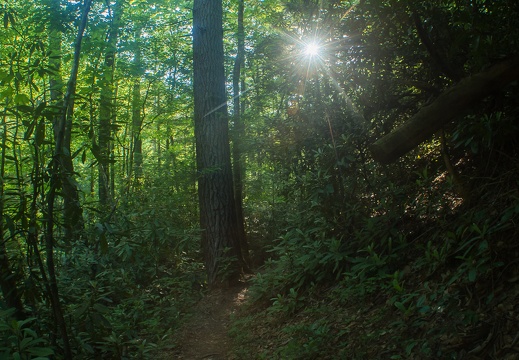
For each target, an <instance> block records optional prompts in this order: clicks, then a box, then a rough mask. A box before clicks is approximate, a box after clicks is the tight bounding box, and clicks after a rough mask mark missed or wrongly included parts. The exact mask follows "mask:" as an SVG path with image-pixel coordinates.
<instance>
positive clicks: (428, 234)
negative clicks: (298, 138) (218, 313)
mask: <svg viewBox="0 0 519 360" xmlns="http://www.w3.org/2000/svg"><path fill="white" fill-rule="evenodd" d="M372 170H373V174H376V172H377V170H376V169H375V168H374V169H372ZM473 171H474V170H473ZM478 171H479V170H478ZM513 174H515V170H513V169H511V170H508V171H507V172H504V173H501V174H499V175H498V176H495V177H494V178H493V180H492V181H493V182H494V183H495V184H498V185H499V186H497V187H494V188H489V186H488V182H489V181H490V179H489V178H485V179H484V181H483V180H480V181H479V182H475V186H474V188H473V190H472V191H473V194H476V197H478V200H477V201H475V200H474V199H471V200H468V199H465V200H464V199H462V198H460V197H459V196H458V195H457V194H456V191H455V189H454V185H453V183H452V182H451V181H450V180H449V176H448V175H446V174H445V173H443V172H442V171H441V170H434V168H431V167H430V165H426V167H424V168H423V169H422V170H420V171H417V172H415V175H414V176H412V177H408V178H407V179H408V181H401V180H396V179H398V176H397V177H395V176H394V174H393V176H388V177H387V178H385V179H384V177H382V176H380V177H378V178H375V179H374V180H373V181H378V184H377V185H378V189H381V190H380V191H378V192H377V193H371V194H370V195H369V196H364V197H363V198H362V197H361V198H357V199H349V201H350V203H349V204H348V205H347V206H345V205H344V203H339V202H334V201H331V200H330V197H332V196H333V195H331V194H330V197H328V198H326V197H322V198H321V199H320V200H319V201H315V196H314V194H315V193H312V192H310V193H309V196H308V197H307V198H306V200H304V201H303V202H302V204H301V207H302V208H304V207H306V210H305V211H301V212H299V213H296V214H295V216H292V217H289V218H288V219H287V223H286V227H285V229H284V232H283V233H282V234H281V235H280V236H279V238H278V239H277V240H276V241H275V242H274V243H273V244H272V246H271V247H270V250H269V253H270V258H269V259H268V261H267V262H266V263H265V265H264V266H263V268H262V269H260V271H259V272H258V274H257V275H256V277H255V279H254V281H253V284H252V286H251V289H250V294H251V296H250V303H249V306H248V308H247V309H246V310H244V311H243V312H242V313H241V314H240V315H239V316H238V317H237V318H236V319H235V322H234V326H233V329H232V330H231V335H232V336H233V337H234V338H235V344H236V347H235V354H236V356H237V357H238V358H243V356H245V355H244V354H258V355H257V357H256V358H257V359H346V358H347V359H374V358H384V359H461V358H465V356H478V357H481V358H495V359H497V358H499V359H502V358H508V357H507V356H510V354H511V353H515V354H516V353H517V352H516V350H515V349H514V345H515V342H516V340H517V339H515V340H514V339H513V335H514V334H516V333H517V331H518V330H519V327H518V325H517V321H516V320H517V319H516V318H515V317H514V314H515V312H514V311H515V310H517V309H516V306H515V304H516V302H517V299H518V297H517V296H518V295H519V286H518V284H517V282H516V280H515V279H516V277H517V269H518V268H517V264H516V261H515V256H516V255H517V253H518V247H517V245H516V244H515V239H516V238H517V235H518V234H517V229H516V228H517V226H516V224H517V221H518V220H519V193H518V192H517V188H516V185H517V182H516V180H515V175H513ZM471 175H472V176H474V177H473V178H474V179H476V176H475V174H471ZM315 180H316V181H315V184H316V188H318V186H320V185H319V184H320V183H321V182H322V180H323V178H322V177H321V178H316V179H315ZM475 181H477V180H475ZM314 190H315V189H314ZM319 194H320V195H322V193H319ZM406 194H407V195H406ZM333 206H335V209H334V208H332V207H333ZM331 211H333V212H335V213H336V214H339V216H336V217H335V218H331V217H330V216H329V213H330V212H331ZM512 358H513V357H512Z"/></svg>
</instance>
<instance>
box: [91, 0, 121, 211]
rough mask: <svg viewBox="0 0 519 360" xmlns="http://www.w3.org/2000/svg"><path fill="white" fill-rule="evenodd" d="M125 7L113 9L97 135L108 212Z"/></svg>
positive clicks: (103, 203)
mask: <svg viewBox="0 0 519 360" xmlns="http://www.w3.org/2000/svg"><path fill="white" fill-rule="evenodd" d="M122 9H123V6H121V5H119V2H117V3H116V4H115V6H114V7H113V8H111V12H112V17H111V20H112V21H111V23H110V28H109V31H108V41H107V44H106V46H107V49H106V53H105V60H104V65H103V80H102V81H101V91H100V96H99V133H98V138H97V139H98V149H97V150H98V151H97V155H96V157H97V161H98V174H99V177H98V198H99V203H100V205H101V208H104V209H107V208H108V207H109V206H110V205H111V204H112V202H113V200H112V199H113V194H112V191H113V189H112V188H111V183H110V178H111V176H110V158H111V144H110V139H111V137H112V124H113V123H115V111H114V110H115V85H114V69H115V56H116V52H117V38H118V35H119V19H120V18H121V14H120V12H121V11H122Z"/></svg>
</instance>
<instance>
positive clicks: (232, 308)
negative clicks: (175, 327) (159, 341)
mask: <svg viewBox="0 0 519 360" xmlns="http://www.w3.org/2000/svg"><path fill="white" fill-rule="evenodd" d="M246 294H247V284H246V283H245V282H244V283H240V284H238V285H236V286H232V287H228V288H224V289H215V290H213V291H211V292H209V293H208V294H207V295H206V296H205V297H204V298H202V300H200V301H199V302H198V304H196V305H195V307H194V309H193V314H192V315H191V317H190V318H189V319H188V320H187V321H186V323H185V324H184V325H183V328H182V329H181V331H180V335H179V338H178V344H179V348H178V349H175V351H173V352H172V353H169V354H162V356H161V357H160V358H161V359H163V360H166V359H182V360H230V359H233V356H232V354H230V350H231V345H232V344H231V339H230V337H229V334H228V331H229V325H230V322H231V321H230V320H231V315H232V314H233V313H235V312H236V311H237V310H238V308H239V307H240V305H242V304H243V302H244V301H245V297H246Z"/></svg>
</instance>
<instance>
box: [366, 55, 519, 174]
mask: <svg viewBox="0 0 519 360" xmlns="http://www.w3.org/2000/svg"><path fill="white" fill-rule="evenodd" d="M516 80H519V57H518V56H516V57H514V58H512V59H509V60H507V61H503V62H501V63H498V64H496V65H494V66H493V67H491V68H490V69H488V70H486V71H483V72H480V73H478V74H476V75H474V76H470V77H468V78H465V79H463V80H461V81H460V82H459V83H458V84H456V85H454V86H452V87H450V88H449V89H447V90H445V91H444V92H443V93H442V94H441V95H440V96H438V98H437V99H436V100H435V101H434V102H432V103H431V104H430V105H428V106H426V107H423V108H422V109H421V110H420V111H418V113H416V115H414V116H413V117H412V118H411V119H410V120H409V121H407V122H406V123H404V124H403V125H401V126H400V127H398V128H397V129H396V130H393V132H391V133H389V134H388V135H386V136H384V137H383V138H381V139H379V140H377V141H376V142H375V143H373V144H372V145H371V153H372V155H373V158H374V159H375V160H376V161H379V162H381V163H383V164H387V163H390V162H392V161H395V160H396V159H398V158H399V157H400V156H402V155H404V154H405V153H407V152H408V151H410V150H412V149H414V148H415V147H416V146H418V145H419V144H420V143H422V142H423V141H425V140H427V139H428V138H430V137H431V136H432V135H433V134H434V133H436V132H437V131H439V130H440V129H441V128H442V127H443V126H444V125H445V124H447V123H448V122H449V121H451V120H453V119H454V118H455V117H456V116H459V115H462V114H464V113H465V112H466V111H467V108H468V107H469V106H471V105H473V104H474V103H476V102H477V101H480V100H481V99H483V98H485V97H486V96H488V95H490V94H492V92H495V91H498V90H500V89H501V88H503V87H504V86H505V85H507V84H509V83H511V82H512V81H516Z"/></svg>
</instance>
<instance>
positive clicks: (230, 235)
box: [193, 0, 243, 286]
mask: <svg viewBox="0 0 519 360" xmlns="http://www.w3.org/2000/svg"><path fill="white" fill-rule="evenodd" d="M193 69H194V83H193V85H194V104H195V111H194V115H195V138H196V159H197V170H198V200H199V206H200V225H201V227H202V229H203V233H202V248H203V252H204V255H205V265H206V270H207V275H208V283H209V285H210V286H221V285H224V284H225V283H228V282H229V281H234V280H237V279H238V278H239V275H240V268H241V267H242V265H243V258H242V255H241V250H240V242H239V236H238V234H239V230H238V228H237V215H236V207H235V203H234V193H233V191H234V189H233V178H232V167H231V154H230V146H229V134H228V114H227V99H226V92H225V73H224V53H223V28H222V0H195V2H194V6H193Z"/></svg>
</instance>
